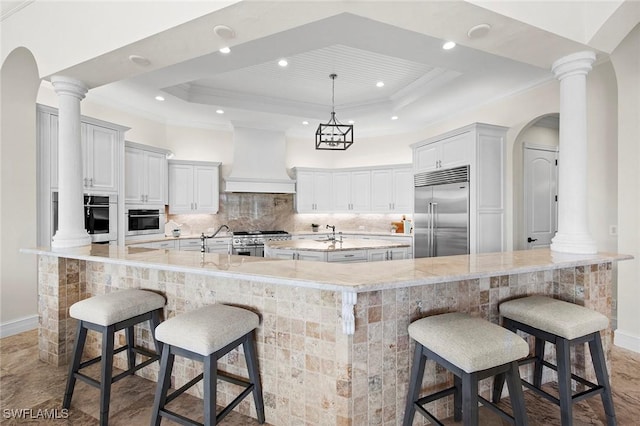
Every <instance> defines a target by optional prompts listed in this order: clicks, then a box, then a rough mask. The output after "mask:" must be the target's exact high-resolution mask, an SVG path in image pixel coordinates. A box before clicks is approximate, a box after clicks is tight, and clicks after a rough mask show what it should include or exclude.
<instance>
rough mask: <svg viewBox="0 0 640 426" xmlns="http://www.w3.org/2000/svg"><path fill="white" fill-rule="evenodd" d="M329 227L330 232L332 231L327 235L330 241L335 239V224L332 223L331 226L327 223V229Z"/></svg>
mask: <svg viewBox="0 0 640 426" xmlns="http://www.w3.org/2000/svg"><path fill="white" fill-rule="evenodd" d="M329 228H331V231H332V233H333V234H332V235H331V236H330V237H329V239H330V240H331V241H335V240H336V226H335V225H333V226H331V225H327V229H329Z"/></svg>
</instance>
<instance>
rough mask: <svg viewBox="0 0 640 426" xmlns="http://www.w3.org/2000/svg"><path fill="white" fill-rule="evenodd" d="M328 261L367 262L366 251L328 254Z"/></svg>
mask: <svg viewBox="0 0 640 426" xmlns="http://www.w3.org/2000/svg"><path fill="white" fill-rule="evenodd" d="M327 261H329V262H366V261H367V251H366V250H352V251H338V252H333V253H328V255H327Z"/></svg>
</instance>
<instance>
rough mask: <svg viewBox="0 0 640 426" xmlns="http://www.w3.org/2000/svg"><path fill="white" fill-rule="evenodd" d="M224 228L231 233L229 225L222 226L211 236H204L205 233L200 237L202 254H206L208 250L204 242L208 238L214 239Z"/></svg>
mask: <svg viewBox="0 0 640 426" xmlns="http://www.w3.org/2000/svg"><path fill="white" fill-rule="evenodd" d="M222 228H227V231H231V228H229V227H228V226H227V225H220V227H219V228H218V229H216V232H214V233H213V234H211V235H204V232H203V233H202V234H201V235H200V253H204V252H205V251H206V248H205V246H204V240H205V239H206V238H213V237H215V236H216V235H218V233H219V232H220V231H221V230H222Z"/></svg>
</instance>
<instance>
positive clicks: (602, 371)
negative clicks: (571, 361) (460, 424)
mask: <svg viewBox="0 0 640 426" xmlns="http://www.w3.org/2000/svg"><path fill="white" fill-rule="evenodd" d="M589 351H590V352H591V360H592V362H593V369H594V370H595V373H596V378H597V379H598V384H599V385H600V386H602V387H603V388H604V391H603V392H602V394H601V395H600V396H601V397H602V405H604V412H605V414H606V415H607V425H608V426H615V425H616V424H617V421H616V412H615V409H614V408H613V398H612V397H611V384H610V383H609V374H607V364H606V362H605V359H604V351H603V349H602V340H601V338H600V333H594V336H593V339H592V340H590V341H589Z"/></svg>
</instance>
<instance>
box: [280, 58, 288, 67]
mask: <svg viewBox="0 0 640 426" xmlns="http://www.w3.org/2000/svg"><path fill="white" fill-rule="evenodd" d="M278 65H280V66H281V67H283V68H284V67H286V66H287V65H289V62H287V60H286V59H280V60H279V61H278Z"/></svg>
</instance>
